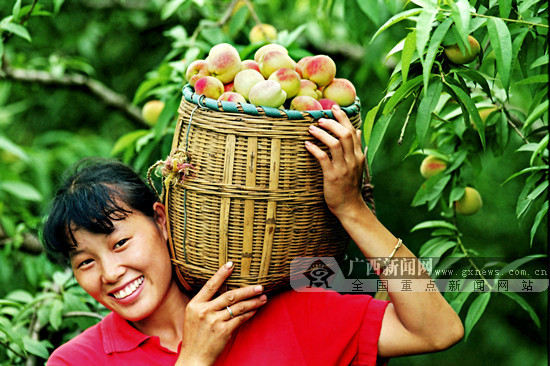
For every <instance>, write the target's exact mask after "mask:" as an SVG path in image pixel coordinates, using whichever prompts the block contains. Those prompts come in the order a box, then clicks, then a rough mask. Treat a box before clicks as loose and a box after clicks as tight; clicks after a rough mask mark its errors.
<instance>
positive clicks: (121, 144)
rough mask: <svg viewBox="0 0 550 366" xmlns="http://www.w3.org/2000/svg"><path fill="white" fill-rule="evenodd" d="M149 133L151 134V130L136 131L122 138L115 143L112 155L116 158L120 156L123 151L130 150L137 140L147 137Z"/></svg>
mask: <svg viewBox="0 0 550 366" xmlns="http://www.w3.org/2000/svg"><path fill="white" fill-rule="evenodd" d="M148 133H149V130H135V131H132V132H128V133H127V134H125V135H123V136H121V137H120V138H119V139H118V140H117V141H116V142H115V145H114V146H113V150H112V151H111V155H115V156H116V155H118V154H120V153H121V152H122V151H124V150H127V149H129V148H130V147H131V146H132V145H133V144H134V143H135V142H136V141H137V140H139V139H140V138H141V137H143V136H145V135H147V134H148Z"/></svg>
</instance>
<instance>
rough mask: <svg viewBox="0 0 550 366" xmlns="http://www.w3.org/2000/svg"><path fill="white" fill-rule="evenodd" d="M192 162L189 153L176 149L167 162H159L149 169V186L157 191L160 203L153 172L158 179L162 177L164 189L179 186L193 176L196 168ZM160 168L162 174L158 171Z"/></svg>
mask: <svg viewBox="0 0 550 366" xmlns="http://www.w3.org/2000/svg"><path fill="white" fill-rule="evenodd" d="M190 161H191V156H190V155H189V153H188V152H187V151H185V150H181V149H176V150H173V151H172V152H171V153H170V155H168V156H167V157H166V159H165V160H159V161H157V162H156V163H155V164H153V165H152V166H151V167H150V168H149V170H148V171H147V179H148V180H149V185H150V186H151V187H152V188H153V189H154V190H155V193H156V194H157V198H158V199H159V201H161V197H160V195H159V194H158V192H157V190H156V189H155V185H154V184H153V181H152V179H151V172H153V171H154V172H155V175H156V176H157V177H162V182H163V184H164V187H163V188H167V187H168V186H170V185H176V184H179V183H181V182H182V181H184V180H185V179H187V178H188V177H191V176H193V174H194V173H195V167H194V166H193V164H191V162H190ZM158 167H162V168H161V169H160V174H159V169H157V168H158Z"/></svg>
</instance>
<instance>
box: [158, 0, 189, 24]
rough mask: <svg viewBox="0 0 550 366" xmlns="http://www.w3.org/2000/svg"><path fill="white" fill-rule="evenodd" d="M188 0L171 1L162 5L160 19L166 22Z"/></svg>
mask: <svg viewBox="0 0 550 366" xmlns="http://www.w3.org/2000/svg"><path fill="white" fill-rule="evenodd" d="M188 1H189V0H171V1H169V2H167V3H166V4H164V6H163V7H162V9H161V11H160V18H161V19H162V20H166V19H168V18H170V17H171V16H172V14H174V13H175V12H176V11H177V10H178V8H179V7H180V6H181V5H183V4H184V3H186V2H188Z"/></svg>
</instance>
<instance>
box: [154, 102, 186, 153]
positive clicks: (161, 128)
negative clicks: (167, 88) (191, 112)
mask: <svg viewBox="0 0 550 366" xmlns="http://www.w3.org/2000/svg"><path fill="white" fill-rule="evenodd" d="M180 100H181V96H180V95H179V94H177V95H173V96H172V97H171V98H170V99H168V100H167V101H166V102H165V104H164V108H163V110H162V112H161V113H160V115H159V118H158V120H157V123H156V124H155V126H154V127H153V130H154V131H155V142H158V141H160V139H161V138H162V136H164V134H165V130H166V128H167V127H168V125H169V124H170V122H171V121H172V120H173V119H174V113H176V112H177V110H178V106H179V103H180Z"/></svg>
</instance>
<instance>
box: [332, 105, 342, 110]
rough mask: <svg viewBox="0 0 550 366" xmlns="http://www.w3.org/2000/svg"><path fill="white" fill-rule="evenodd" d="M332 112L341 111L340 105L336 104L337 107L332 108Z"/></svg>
mask: <svg viewBox="0 0 550 366" xmlns="http://www.w3.org/2000/svg"><path fill="white" fill-rule="evenodd" d="M332 110H333V111H339V110H340V106H338V105H336V104H335V105H333V106H332Z"/></svg>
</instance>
